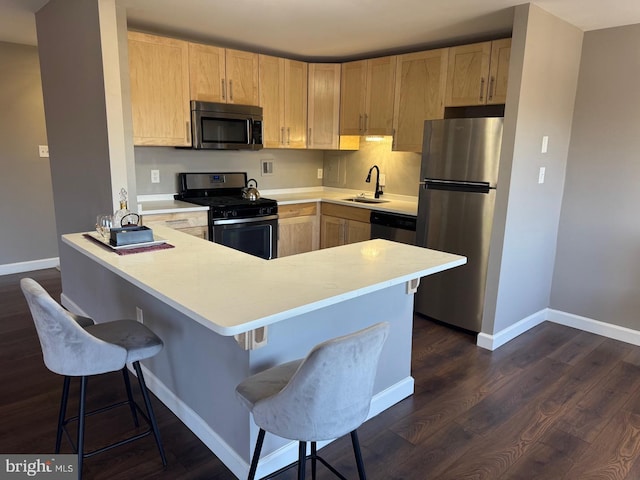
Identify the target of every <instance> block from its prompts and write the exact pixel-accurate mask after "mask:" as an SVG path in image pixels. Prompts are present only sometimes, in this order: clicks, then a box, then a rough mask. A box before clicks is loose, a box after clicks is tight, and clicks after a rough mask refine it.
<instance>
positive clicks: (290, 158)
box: [135, 137, 420, 196]
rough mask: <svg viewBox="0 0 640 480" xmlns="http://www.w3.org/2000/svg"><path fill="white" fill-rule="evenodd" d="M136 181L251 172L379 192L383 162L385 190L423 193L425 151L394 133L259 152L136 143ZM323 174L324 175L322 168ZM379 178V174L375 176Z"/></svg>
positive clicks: (142, 189) (271, 184) (264, 183)
mask: <svg viewBox="0 0 640 480" xmlns="http://www.w3.org/2000/svg"><path fill="white" fill-rule="evenodd" d="M135 156H136V186H137V190H138V191H137V193H138V195H158V194H168V193H176V192H177V174H178V173H180V172H209V171H218V172H247V175H248V178H255V179H256V180H257V181H258V187H259V189H261V190H272V189H284V188H301V187H318V186H323V185H324V186H327V187H336V188H349V189H353V190H362V191H364V192H369V191H371V192H373V189H374V184H368V183H365V181H364V180H365V178H366V176H367V172H368V171H369V168H371V166H373V165H374V164H375V165H378V167H379V168H380V173H382V174H384V175H385V177H386V186H385V187H383V190H384V191H385V192H387V193H392V194H395V195H410V196H417V195H418V181H419V176H420V154H419V153H409V152H392V151H391V137H383V140H382V141H378V142H367V141H365V139H364V137H362V138H361V139H360V150H358V151H321V150H293V149H292V150H286V149H281V150H279V149H264V150H259V151H256V152H247V151H229V150H223V151H216V150H190V149H180V148H171V147H136V148H135ZM263 160H269V161H272V162H273V174H272V175H265V176H262V175H261V174H260V173H261V162H262V161H263ZM320 168H322V169H323V176H324V178H323V179H318V169H320ZM152 170H158V171H159V174H160V178H159V180H160V182H159V183H151V171H152ZM373 181H375V174H374V177H373V178H372V182H373Z"/></svg>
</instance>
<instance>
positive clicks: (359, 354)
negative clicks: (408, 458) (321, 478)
mask: <svg viewBox="0 0 640 480" xmlns="http://www.w3.org/2000/svg"><path fill="white" fill-rule="evenodd" d="M388 332H389V324H388V323H386V322H383V323H378V324H376V325H373V326H372V327H369V328H365V329H364V330H360V331H358V332H355V333H352V334H350V335H345V336H343V337H338V338H335V339H332V340H328V341H326V342H323V343H321V344H319V345H317V346H315V347H314V348H313V349H312V350H311V352H309V354H308V355H307V356H306V357H305V358H303V359H301V360H294V361H292V362H288V363H285V364H282V365H278V366H275V367H272V368H269V369H267V370H265V371H263V372H260V373H258V374H256V375H253V376H251V377H249V378H247V379H246V380H244V381H243V382H242V383H240V384H239V385H238V386H237V387H236V393H237V395H238V398H239V399H240V400H241V401H242V402H243V403H244V405H245V406H246V407H247V408H248V409H249V410H250V411H251V412H252V413H253V419H254V421H255V423H256V425H258V426H259V427H260V431H259V433H258V439H257V441H256V447H255V450H254V453H253V459H252V461H251V468H250V470H249V479H250V480H253V479H254V478H255V474H256V470H257V468H258V460H259V458H260V450H261V449H262V442H263V441H264V436H265V431H267V432H271V433H274V434H275V435H278V436H280V437H283V438H288V439H290V440H297V441H298V442H299V445H298V462H297V464H298V479H299V480H303V479H304V476H305V463H306V460H307V459H309V458H310V459H311V469H312V476H313V478H314V479H315V478H316V461H317V460H319V461H320V462H321V463H322V464H324V465H325V466H326V467H327V468H329V470H331V471H332V472H333V473H334V474H335V475H337V476H338V477H339V478H341V479H343V480H346V479H345V477H344V476H342V475H341V474H340V473H339V472H338V471H336V470H335V469H334V468H333V467H332V466H331V465H329V464H328V463H327V462H326V461H325V460H324V459H322V458H321V457H320V456H319V455H318V454H317V448H316V442H318V441H322V440H331V439H334V438H338V437H341V436H343V435H346V434H347V433H350V434H351V441H352V444H353V452H354V455H355V458H356V464H357V467H358V474H359V477H360V479H361V480H364V479H365V478H366V477H365V470H364V463H363V461H362V455H361V453H360V444H359V442H358V434H357V431H356V430H357V428H358V427H359V426H360V425H362V423H363V422H364V421H365V420H366V419H367V415H368V414H369V407H370V405H371V397H372V394H373V384H374V380H375V377H376V371H377V367H378V359H379V358H380V352H381V351H382V346H383V345H384V342H385V340H386V338H387V335H388ZM306 442H311V455H309V456H307V454H306V453H307V444H306ZM293 465H295V464H293ZM293 465H290V466H288V467H285V468H284V469H282V470H279V471H278V472H275V473H273V474H271V475H269V476H267V477H265V478H271V477H272V476H275V475H277V474H279V473H280V472H281V471H283V470H286V469H288V468H291V467H292V466H293Z"/></svg>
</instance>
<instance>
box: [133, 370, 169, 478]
mask: <svg viewBox="0 0 640 480" xmlns="http://www.w3.org/2000/svg"><path fill="white" fill-rule="evenodd" d="M133 368H134V369H135V370H136V375H138V383H140V390H141V391H142V398H144V404H145V406H146V407H147V413H148V414H149V420H150V421H151V428H152V429H153V436H154V437H156V444H157V445H158V450H159V451H160V458H161V459H162V465H163V466H165V467H166V466H167V458H166V457H165V455H164V448H162V442H161V441H160V430H158V423H157V422H156V416H155V414H154V413H153V406H152V405H151V399H150V398H149V392H148V391H147V385H146V384H145V383H144V376H143V375H142V369H141V368H140V362H133Z"/></svg>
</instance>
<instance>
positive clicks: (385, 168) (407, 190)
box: [324, 137, 421, 196]
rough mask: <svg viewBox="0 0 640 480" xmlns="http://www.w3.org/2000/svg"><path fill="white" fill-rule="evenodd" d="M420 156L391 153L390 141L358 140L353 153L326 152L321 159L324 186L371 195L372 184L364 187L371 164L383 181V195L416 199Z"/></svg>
mask: <svg viewBox="0 0 640 480" xmlns="http://www.w3.org/2000/svg"><path fill="white" fill-rule="evenodd" d="M420 158H421V157H420V154H419V153H410V152H393V151H391V137H384V141H382V142H366V141H365V140H364V137H361V138H360V149H359V150H357V151H353V152H350V151H333V152H331V151H328V152H326V153H325V156H324V170H325V171H324V185H326V186H328V187H338V188H350V189H354V190H362V191H365V192H373V191H374V186H375V184H374V183H373V182H374V181H375V173H374V174H373V176H372V177H371V182H372V183H365V181H364V180H365V178H366V177H367V172H368V171H369V169H370V168H371V167H372V166H373V165H374V164H375V165H378V167H379V168H380V173H383V174H384V175H385V177H386V186H385V187H384V188H383V190H384V192H386V193H393V194H396V195H412V196H417V195H418V185H419V184H418V182H419V181H420Z"/></svg>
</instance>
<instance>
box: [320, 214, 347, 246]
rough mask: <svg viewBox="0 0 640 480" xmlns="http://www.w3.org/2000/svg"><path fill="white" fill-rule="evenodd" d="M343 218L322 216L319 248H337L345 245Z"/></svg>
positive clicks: (344, 222) (344, 221) (344, 223)
mask: <svg viewBox="0 0 640 480" xmlns="http://www.w3.org/2000/svg"><path fill="white" fill-rule="evenodd" d="M346 223H347V221H346V220H345V219H343V218H336V217H330V216H328V215H322V217H321V220H320V248H330V247H337V246H339V245H344V244H345V227H346Z"/></svg>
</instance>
